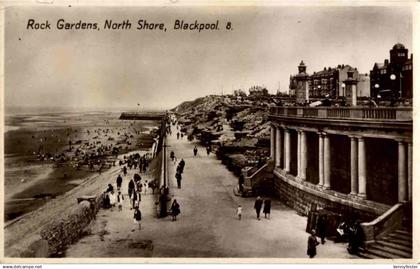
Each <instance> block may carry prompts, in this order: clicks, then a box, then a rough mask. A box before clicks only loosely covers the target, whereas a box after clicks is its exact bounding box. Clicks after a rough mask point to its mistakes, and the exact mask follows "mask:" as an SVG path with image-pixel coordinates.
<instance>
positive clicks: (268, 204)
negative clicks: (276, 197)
mask: <svg viewBox="0 0 420 269" xmlns="http://www.w3.org/2000/svg"><path fill="white" fill-rule="evenodd" d="M263 212H264V217H265V218H267V215H268V218H270V212H271V200H270V199H269V198H267V199H265V200H264V209H263Z"/></svg>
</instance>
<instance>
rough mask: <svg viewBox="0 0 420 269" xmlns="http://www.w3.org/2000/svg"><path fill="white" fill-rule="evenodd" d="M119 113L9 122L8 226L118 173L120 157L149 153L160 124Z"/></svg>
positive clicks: (12, 119)
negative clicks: (125, 117)
mask: <svg viewBox="0 0 420 269" xmlns="http://www.w3.org/2000/svg"><path fill="white" fill-rule="evenodd" d="M118 117H119V113H111V112H83V113H79V112H78V113H52V112H50V113H44V114H24V115H8V116H6V118H5V123H6V128H5V182H4V183H5V195H4V197H5V221H6V222H7V221H10V220H13V219H14V218H17V217H19V216H21V215H23V214H27V213H28V212H31V211H33V210H35V209H37V208H39V207H40V206H42V205H44V204H45V203H47V202H48V201H50V200H51V199H54V198H56V197H57V196H59V195H62V194H64V193H66V192H68V191H69V190H71V189H73V188H75V187H76V186H78V185H80V184H82V183H83V182H85V181H86V180H88V179H89V178H90V177H92V176H93V175H95V174H97V173H103V172H105V171H107V170H108V169H110V168H112V167H114V165H115V160H116V158H117V156H118V155H120V154H124V153H127V152H130V151H133V150H139V149H144V150H148V149H150V148H151V147H152V145H153V142H154V140H153V138H154V136H155V135H156V130H157V126H158V124H157V123H154V122H142V121H136V122H134V121H122V120H119V119H118Z"/></svg>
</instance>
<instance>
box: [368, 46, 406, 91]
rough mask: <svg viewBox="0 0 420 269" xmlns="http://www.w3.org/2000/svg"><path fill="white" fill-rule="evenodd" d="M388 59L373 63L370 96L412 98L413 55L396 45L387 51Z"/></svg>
mask: <svg viewBox="0 0 420 269" xmlns="http://www.w3.org/2000/svg"><path fill="white" fill-rule="evenodd" d="M389 54H390V59H389V60H388V59H385V61H384V62H383V63H375V64H374V66H373V69H372V70H371V71H370V92H371V96H372V97H375V98H378V99H398V98H404V99H410V98H413V54H411V55H410V58H409V57H408V49H406V48H405V47H404V45H403V44H400V43H397V44H395V45H394V46H393V47H392V49H391V50H390V51H389Z"/></svg>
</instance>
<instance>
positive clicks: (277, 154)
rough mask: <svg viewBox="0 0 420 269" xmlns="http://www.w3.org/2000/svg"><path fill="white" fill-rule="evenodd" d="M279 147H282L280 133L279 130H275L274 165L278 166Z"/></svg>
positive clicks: (279, 159)
mask: <svg viewBox="0 0 420 269" xmlns="http://www.w3.org/2000/svg"><path fill="white" fill-rule="evenodd" d="M281 146H282V137H281V131H280V128H279V127H277V128H276V154H275V155H276V161H275V165H276V166H280V161H281Z"/></svg>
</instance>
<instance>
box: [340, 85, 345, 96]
mask: <svg viewBox="0 0 420 269" xmlns="http://www.w3.org/2000/svg"><path fill="white" fill-rule="evenodd" d="M341 89H342V90H343V96H344V97H345V96H346V84H345V83H341Z"/></svg>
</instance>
